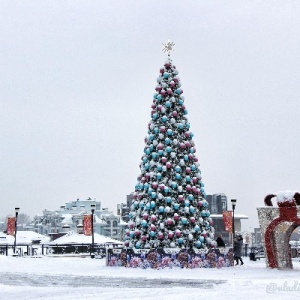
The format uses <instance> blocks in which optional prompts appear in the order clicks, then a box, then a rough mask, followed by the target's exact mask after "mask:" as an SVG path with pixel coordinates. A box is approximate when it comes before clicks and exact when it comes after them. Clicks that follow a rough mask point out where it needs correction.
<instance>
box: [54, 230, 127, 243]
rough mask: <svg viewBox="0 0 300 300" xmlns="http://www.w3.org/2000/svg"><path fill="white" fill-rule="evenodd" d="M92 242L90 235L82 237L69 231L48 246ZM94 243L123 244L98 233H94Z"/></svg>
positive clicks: (82, 235)
mask: <svg viewBox="0 0 300 300" xmlns="http://www.w3.org/2000/svg"><path fill="white" fill-rule="evenodd" d="M91 242H92V236H91V235H84V234H79V233H77V232H74V231H69V232H68V233H67V234H66V235H64V236H62V237H60V238H58V239H56V240H54V241H52V242H50V243H49V244H50V245H63V244H90V243H91ZM94 242H95V243H96V244H106V243H110V244H119V245H122V244H123V243H122V242H120V241H117V240H115V239H111V238H108V237H106V236H103V235H100V234H98V233H94Z"/></svg>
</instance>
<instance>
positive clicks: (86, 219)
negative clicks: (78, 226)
mask: <svg viewBox="0 0 300 300" xmlns="http://www.w3.org/2000/svg"><path fill="white" fill-rule="evenodd" d="M83 234H84V235H92V215H84V216H83Z"/></svg>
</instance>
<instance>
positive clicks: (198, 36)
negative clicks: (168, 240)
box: [0, 0, 300, 230]
mask: <svg viewBox="0 0 300 300" xmlns="http://www.w3.org/2000/svg"><path fill="white" fill-rule="evenodd" d="M0 26H1V34H0V53H1V55H0V68H1V73H0V74H1V75H0V76H1V77H0V130H1V131H0V161H1V168H0V190H1V200H0V217H5V216H6V215H8V214H14V207H16V206H18V207H20V213H26V214H28V215H30V216H34V215H35V214H41V213H42V210H43V209H45V208H46V209H51V210H55V209H58V208H59V207H60V205H62V204H64V203H66V202H69V201H73V200H76V199H77V198H80V199H86V198H88V197H91V198H97V200H99V201H101V203H102V206H103V207H108V208H109V209H110V210H113V211H115V212H116V208H117V204H118V203H121V202H123V203H125V202H126V195H127V194H129V193H130V192H132V191H133V190H134V186H135V183H136V177H137V176H138V175H139V164H140V159H141V156H142V153H143V148H144V137H145V136H146V134H147V124H148V122H149V120H150V112H151V103H152V95H153V93H154V89H155V86H156V78H157V77H158V75H159V69H160V68H161V67H162V66H163V64H164V61H165V59H166V57H167V55H166V54H165V53H163V52H162V43H164V42H166V41H167V39H170V40H172V41H173V42H174V43H175V44H176V45H175V52H174V53H172V54H171V57H172V59H173V62H174V64H175V65H176V67H177V68H178V70H179V76H180V78H181V82H182V88H183V94H184V96H185V99H186V107H187V109H188V111H189V114H188V115H187V117H188V119H189V121H190V123H191V131H192V132H193V133H194V141H195V145H196V148H197V153H196V154H197V157H198V159H199V163H200V169H201V171H202V175H203V182H204V184H205V191H206V193H207V194H209V193H211V194H214V193H224V194H226V196H227V197H228V208H229V209H230V208H231V203H230V199H232V198H235V199H237V205H236V213H237V214H245V215H247V216H248V217H249V220H247V221H243V222H242V226H243V230H248V229H251V228H253V227H257V226H258V217H257V211H256V208H257V207H258V206H263V199H264V197H265V196H266V195H267V194H269V193H276V192H279V191H284V190H292V191H294V190H299V189H300V188H299V178H300V142H299V136H300V126H299V122H300V121H299V120H300V119H299V112H300V101H299V95H300V85H299V82H300V51H299V49H300V3H299V1H250V0H249V1H247V0H246V1H234V0H232V1H228V2H226V3H224V1H209V2H208V1H189V0H188V1H177V0H173V1H163V2H161V1H151V2H148V1H138V2H137V1H133V0H132V1H119V0H118V1H114V0H113V1H77V0H74V1H63V2H61V1H55V0H54V1H45V2H44V1H43V2H41V1H30V0H29V1H26V2H24V1H1V2H0Z"/></svg>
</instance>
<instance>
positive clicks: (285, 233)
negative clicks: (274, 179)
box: [257, 191, 300, 269]
mask: <svg viewBox="0 0 300 300" xmlns="http://www.w3.org/2000/svg"><path fill="white" fill-rule="evenodd" d="M272 199H276V200H277V204H278V207H273V203H272ZM264 202H265V205H266V206H267V207H259V208H257V211H258V218H259V224H260V228H261V233H262V238H263V241H264V248H265V253H266V265H267V267H270V268H279V269H292V268H293V264H292V259H291V249H290V245H289V240H290V236H291V234H292V232H293V230H294V229H295V228H297V227H298V226H300V206H299V205H300V194H299V193H298V192H291V191H286V192H279V193H278V194H277V195H275V194H270V195H267V196H266V197H265V199H264Z"/></svg>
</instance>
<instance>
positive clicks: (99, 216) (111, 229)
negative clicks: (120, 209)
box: [31, 198, 127, 240]
mask: <svg viewBox="0 0 300 300" xmlns="http://www.w3.org/2000/svg"><path fill="white" fill-rule="evenodd" d="M91 205H95V212H94V232H95V233H98V234H101V235H104V236H107V237H110V238H113V239H117V240H121V239H122V235H123V231H124V228H125V226H126V225H127V223H125V222H124V221H123V220H122V219H121V217H120V216H116V215H115V214H114V213H113V212H112V211H109V210H108V209H107V208H102V206H101V202H100V201H97V200H96V199H91V198H87V199H86V200H80V199H77V200H76V201H71V202H68V203H66V204H65V205H62V206H61V207H60V209H59V210H54V211H53V210H47V209H45V210H43V214H42V215H36V216H35V217H34V219H33V223H32V224H31V227H32V230H34V231H35V232H37V233H40V234H44V235H49V236H51V237H52V240H53V239H55V238H57V237H60V236H62V235H64V234H65V233H66V232H68V231H70V230H73V231H76V232H80V233H81V232H82V228H83V218H84V215H87V214H91Z"/></svg>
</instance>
